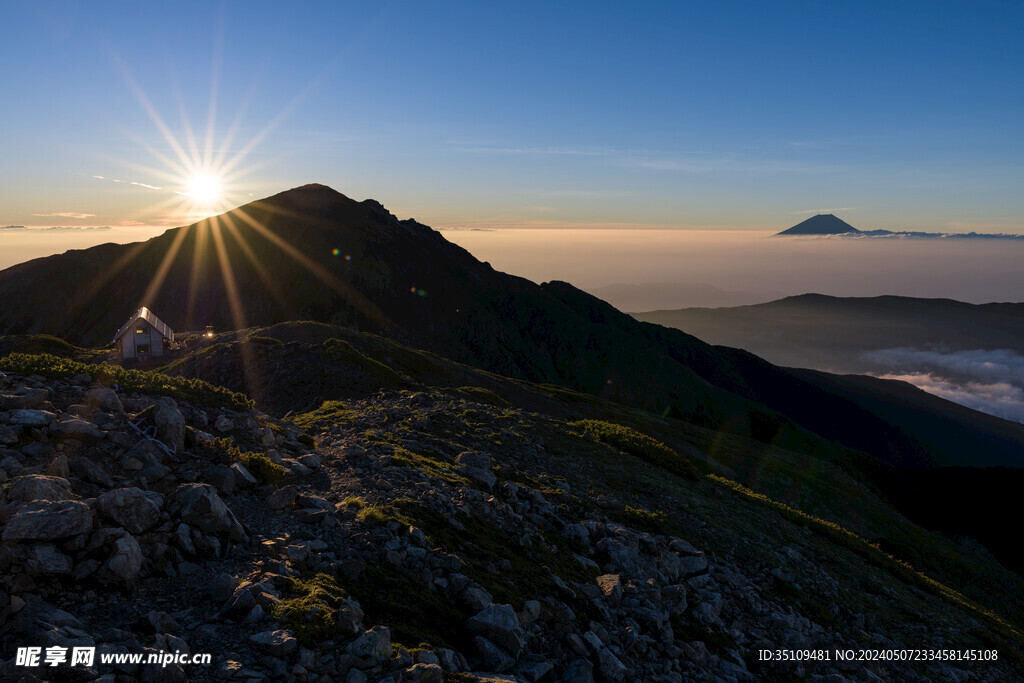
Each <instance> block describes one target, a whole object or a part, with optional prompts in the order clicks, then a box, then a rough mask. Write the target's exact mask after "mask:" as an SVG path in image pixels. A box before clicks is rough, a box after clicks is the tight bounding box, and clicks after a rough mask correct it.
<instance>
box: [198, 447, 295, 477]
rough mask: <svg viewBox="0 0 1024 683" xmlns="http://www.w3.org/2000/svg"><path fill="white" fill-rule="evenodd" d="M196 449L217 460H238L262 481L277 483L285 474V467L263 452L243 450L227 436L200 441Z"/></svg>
mask: <svg viewBox="0 0 1024 683" xmlns="http://www.w3.org/2000/svg"><path fill="white" fill-rule="evenodd" d="M195 450H196V451H197V453H198V454H199V455H203V456H205V457H207V458H210V459H211V460H214V461H215V462H217V461H219V462H238V463H241V464H242V465H244V466H245V468H246V469H247V470H249V472H250V473H251V474H252V476H254V477H256V479H258V480H259V481H261V482H264V483H266V484H275V485H276V484H277V483H278V482H279V481H281V478H282V477H283V476H284V467H282V466H281V465H278V464H277V463H275V462H273V461H272V460H271V459H270V458H268V457H267V456H266V455H264V454H263V453H253V452H252V451H243V450H242V449H240V448H239V447H238V446H237V445H236V444H235V442H234V441H232V440H231V439H229V438H227V437H217V438H216V439H214V440H213V442H212V443H210V442H200V443H199V444H197V445H196V447H195Z"/></svg>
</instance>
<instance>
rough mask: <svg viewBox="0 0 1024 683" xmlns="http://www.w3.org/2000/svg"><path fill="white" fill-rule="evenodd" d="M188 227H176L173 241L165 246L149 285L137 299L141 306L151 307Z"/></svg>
mask: <svg viewBox="0 0 1024 683" xmlns="http://www.w3.org/2000/svg"><path fill="white" fill-rule="evenodd" d="M189 229H190V228H178V232H177V234H176V235H175V236H174V241H173V242H171V246H170V247H168V248H167V251H166V252H165V253H164V257H163V259H162V260H161V261H160V266H159V267H158V268H157V269H156V272H155V273H154V274H153V277H152V279H151V280H150V281H149V286H148V287H146V292H145V293H144V294H143V295H142V299H141V300H140V301H139V305H138V306H136V308H138V307H141V306H148V307H152V305H153V301H154V300H155V299H156V297H157V295H158V294H159V293H160V288H161V287H162V286H163V284H164V280H165V279H167V271H169V270H170V269H171V266H172V265H173V264H174V259H175V257H177V255H178V251H179V250H180V249H181V245H182V243H183V242H184V241H185V237H186V236H187V235H188V231H189Z"/></svg>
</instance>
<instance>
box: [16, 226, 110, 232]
mask: <svg viewBox="0 0 1024 683" xmlns="http://www.w3.org/2000/svg"><path fill="white" fill-rule="evenodd" d="M110 229H111V227H110V226H109V225H101V226H81V225H57V226H54V227H50V228H29V227H27V226H24V225H5V226H0V230H10V231H18V232H23V233H35V232H99V231H103V230H110Z"/></svg>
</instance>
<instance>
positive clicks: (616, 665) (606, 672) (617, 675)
mask: <svg viewBox="0 0 1024 683" xmlns="http://www.w3.org/2000/svg"><path fill="white" fill-rule="evenodd" d="M597 667H598V670H599V671H600V672H601V675H602V676H604V677H605V678H606V679H608V680H609V681H621V680H623V679H624V678H625V677H626V674H627V673H628V671H627V669H626V665H625V664H623V663H622V662H621V661H619V658H618V657H616V656H615V653H613V652H612V651H611V650H609V649H608V648H604V649H603V650H601V653H600V654H599V655H598V664H597Z"/></svg>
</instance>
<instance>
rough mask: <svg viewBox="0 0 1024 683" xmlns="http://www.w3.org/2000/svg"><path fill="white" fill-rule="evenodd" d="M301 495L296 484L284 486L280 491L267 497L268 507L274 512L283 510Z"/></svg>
mask: <svg viewBox="0 0 1024 683" xmlns="http://www.w3.org/2000/svg"><path fill="white" fill-rule="evenodd" d="M298 495H299V487H298V486H296V485H295V484H288V486H282V487H281V488H279V489H278V490H276V491H274V492H273V493H271V494H270V495H269V496H268V497H267V505H269V506H270V507H271V508H273V509H274V510H282V509H284V508H286V507H288V506H289V505H291V504H292V503H293V502H295V498H296V497H298Z"/></svg>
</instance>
